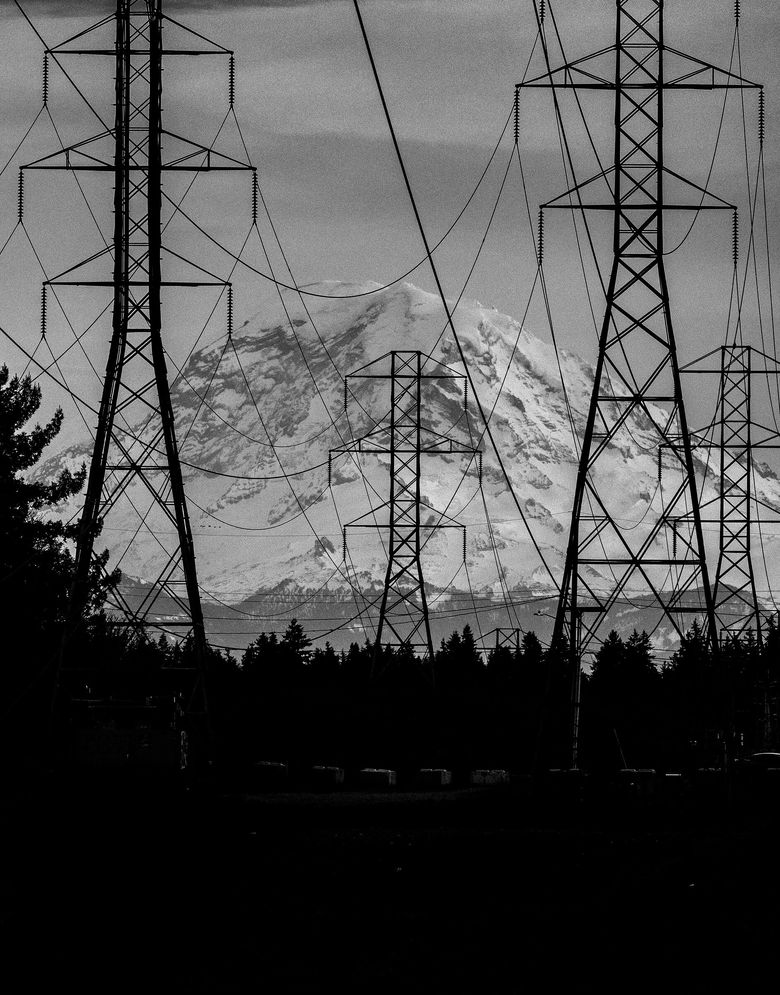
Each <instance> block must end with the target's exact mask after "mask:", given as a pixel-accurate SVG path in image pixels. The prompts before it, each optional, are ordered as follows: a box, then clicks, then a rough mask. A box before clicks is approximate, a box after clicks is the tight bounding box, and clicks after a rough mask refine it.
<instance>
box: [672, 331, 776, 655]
mask: <svg viewBox="0 0 780 995" xmlns="http://www.w3.org/2000/svg"><path fill="white" fill-rule="evenodd" d="M715 352H720V356H721V362H720V369H719V370H718V369H714V368H712V369H708V368H706V367H702V366H701V365H700V364H701V363H703V362H705V361H706V360H707V359H709V358H710V356H712V355H714V352H713V353H708V354H707V355H706V356H702V357H701V358H700V359H698V360H694V362H692V363H689V364H688V365H687V366H685V367H683V369H682V371H681V372H683V373H697V374H706V373H710V374H713V373H718V374H719V377H720V388H719V395H720V400H719V412H718V439H717V441H713V442H709V441H707V439H706V438H705V437H704V434H703V433H696V435H697V436H698V438H697V441H696V442H695V446H696V448H702V449H709V450H711V449H713V448H716V449H717V450H718V458H719V463H718V470H719V477H720V488H719V493H718V494H717V496H716V497H714V498H712V499H710V500H709V501H706V502H704V503H703V504H702V512H703V514H704V515H705V516H706V515H707V513H708V510H709V508H710V507H712V506H713V505H715V506H716V507H717V509H718V514H717V518H714V519H710V518H707V517H705V518H704V519H703V521H705V522H706V521H713V522H715V523H717V525H718V529H719V543H718V565H717V568H716V571H715V585H714V591H713V602H714V611H715V616H716V619H717V622H718V632H719V634H720V637H721V639H724V638H729V637H732V636H736V637H738V638H739V637H743V636H745V635H747V633H748V632H752V633H753V635H754V636H755V638H756V641H757V642H758V643H759V644H761V642H762V640H763V631H762V627H763V622H764V621H765V619H766V617H767V616H768V615H769V614H770V613H769V612H767V611H766V610H765V609H763V608H762V606H761V603H760V601H759V599H758V593H757V590H756V579H755V569H754V565H753V548H752V546H753V544H752V535H753V529H754V526H755V525H756V524H757V521H758V520H759V518H760V516H759V515H758V514H757V513H755V514H754V509H755V508H756V505H757V504H759V503H761V502H760V498H759V496H758V494H755V493H754V488H753V474H754V464H753V458H754V453H755V451H756V450H760V449H780V433H778V431H777V430H776V429H770V428H767V427H766V426H764V425H761V424H759V423H757V422H756V421H755V420H754V415H753V410H752V407H753V404H752V396H753V390H752V383H753V377H754V376H761V377H772V378H777V377H778V375H779V374H780V365H779V364H778V361H777V360H776V359H773V358H772V357H771V356H768V355H767V354H766V353H763V352H761V351H760V350H757V349H755V348H753V347H752V346H749V345H744V344H742V343H741V342H739V343H737V342H735V343H733V344H732V345H727V346H721V348H720V349H719V350H715ZM754 356H758V357H759V360H760V362H761V364H762V365H761V366H760V367H756V366H755V365H754V360H753V357H754ZM765 508H766V510H767V511H769V512H770V513H771V514H772V515H773V516H774V520H775V521H776V520H777V517H776V516H777V513H776V511H775V509H774V508H771V507H769V506H765ZM771 520H772V519H767V518H766V516H765V517H764V519H763V521H765V522H766V521H771Z"/></svg>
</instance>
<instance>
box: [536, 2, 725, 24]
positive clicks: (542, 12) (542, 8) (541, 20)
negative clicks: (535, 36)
mask: <svg viewBox="0 0 780 995" xmlns="http://www.w3.org/2000/svg"><path fill="white" fill-rule="evenodd" d="M737 2H739V0H737ZM546 13H547V4H546V2H545V0H539V23H540V24H544V15H545V14H546Z"/></svg>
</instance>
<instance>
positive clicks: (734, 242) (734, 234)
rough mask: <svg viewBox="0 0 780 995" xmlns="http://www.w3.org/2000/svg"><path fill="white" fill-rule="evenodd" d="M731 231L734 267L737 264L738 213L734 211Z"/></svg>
mask: <svg viewBox="0 0 780 995" xmlns="http://www.w3.org/2000/svg"><path fill="white" fill-rule="evenodd" d="M732 223H733V230H732V236H731V237H732V251H733V254H734V265H735V266H736V265H737V263H738V262H739V212H738V211H734V220H733V222H732Z"/></svg>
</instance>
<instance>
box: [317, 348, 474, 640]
mask: <svg viewBox="0 0 780 995" xmlns="http://www.w3.org/2000/svg"><path fill="white" fill-rule="evenodd" d="M352 379H369V380H385V381H389V384H390V411H389V414H388V415H387V417H385V418H384V419H382V420H381V421H380V422H379V423H378V424H377V426H376V427H374V428H373V429H372V430H371V431H370V432H369V433H368V434H367V435H365V436H362V437H361V438H359V439H355V440H353V441H352V442H350V443H348V444H347V445H346V446H343V447H340V448H338V449H333V450H331V453H332V454H334V455H335V454H343V453H353V454H355V453H373V454H376V455H388V456H389V457H390V495H389V498H388V500H387V501H386V502H384V503H383V504H381V505H379V506H377V507H375V508H372V509H371V511H369V512H367V513H366V514H365V515H361V516H360V517H359V518H358V519H355V520H354V521H351V522H348V523H347V525H346V526H345V528H346V529H349V528H383V529H384V528H386V529H387V531H388V540H389V541H388V558H387V571H386V573H385V581H384V587H383V591H382V599H381V605H380V610H379V621H378V623H377V633H376V647H377V649H378V648H379V647H381V646H383V645H387V646H407V647H410V648H411V649H413V650H415V651H422V652H423V654H425V655H427V656H428V658H429V659H430V660H433V641H432V637H431V626H430V618H429V615H428V602H427V598H426V591H425V580H424V577H423V566H422V555H421V554H422V548H423V545H424V544H423V541H422V534H423V532H424V531H430V530H431V529H442V528H462V526H461V525H460V524H459V523H458V522H456V521H455V520H454V519H452V518H450V517H449V516H448V515H446V514H444V513H442V512H436V511H435V510H434V509H433V508H431V507H430V506H429V505H428V504H426V503H425V502H424V499H423V495H422V457H423V456H425V455H442V454H445V453H449V454H455V453H460V454H464V455H470V456H471V457H472V458H475V457H477V453H478V451H477V449H476V448H475V447H474V446H470V445H467V444H465V443H463V442H458V441H457V440H455V439H453V438H451V437H450V436H448V435H444V434H442V433H440V432H437V431H435V430H434V429H432V428H430V427H427V426H425V425H423V419H422V409H423V385H424V383H425V382H426V381H432V380H439V381H441V380H462V381H465V377H464V375H463V374H462V373H458V372H457V371H456V370H452V369H450V368H449V367H447V366H444V365H443V364H441V363H439V362H437V361H436V360H434V359H432V358H431V357H430V356H426V355H425V354H424V353H422V352H420V351H419V350H418V351H412V350H394V351H392V352H390V353H388V354H387V355H385V356H382V357H380V358H379V359H376V360H374V361H373V362H371V363H369V364H368V365H367V366H364V367H361V368H360V369H359V370H356V371H355V372H353V373H350V374H349V375H348V377H347V380H352ZM345 397H346V393H345ZM464 404H465V395H464ZM423 510H427V511H428V512H429V513H432V516H433V518H434V522H433V524H423V521H422V511H423ZM385 511H386V512H387V515H388V521H387V524H386V525H385V523H384V522H381V523H380V522H379V518H380V517H384V512H385ZM378 523H379V524H378Z"/></svg>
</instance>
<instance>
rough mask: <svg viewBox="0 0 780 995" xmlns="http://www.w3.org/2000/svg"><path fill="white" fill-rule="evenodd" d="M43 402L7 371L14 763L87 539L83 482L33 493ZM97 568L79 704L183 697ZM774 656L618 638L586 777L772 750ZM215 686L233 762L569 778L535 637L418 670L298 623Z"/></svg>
mask: <svg viewBox="0 0 780 995" xmlns="http://www.w3.org/2000/svg"><path fill="white" fill-rule="evenodd" d="M40 401H41V395H40V390H39V388H38V387H37V386H35V385H34V384H33V383H32V382H31V380H30V378H29V377H26V378H18V377H15V378H10V377H9V374H8V371H7V369H5V368H4V367H3V368H2V369H1V370H0V624H2V631H3V637H4V654H3V660H4V662H3V686H2V692H3V703H2V724H3V730H4V732H5V734H6V736H5V743H6V747H4V748H7V743H8V742H9V740H13V741H14V742H15V743H16V745H19V744H20V743H22V744H23V749H24V750H26V751H28V752H29V751H31V750H32V751H34V748H35V746H36V744H37V745H40V744H42V743H43V742H44V741H45V739H46V736H47V730H48V729H49V728H50V724H49V717H50V714H51V704H52V702H53V700H54V697H53V676H54V673H55V671H56V662H57V660H58V655H59V653H60V647H61V644H62V635H63V631H64V628H65V624H66V606H67V593H68V589H69V584H70V579H71V577H72V571H73V558H72V555H71V552H70V547H71V545H72V540H73V539H74V538H75V528H76V526H75V525H74V524H63V523H62V522H60V521H58V520H53V519H52V518H51V517H50V516H47V514H46V512H47V510H48V509H50V508H52V507H54V506H56V505H57V504H58V503H60V502H61V501H63V500H64V499H65V498H67V497H68V496H70V495H72V494H75V493H76V492H77V491H78V490H79V489H80V487H81V486H82V484H83V480H84V472H85V471H84V469H83V468H82V470H81V471H80V472H78V473H75V474H73V473H69V472H67V471H65V472H63V473H62V474H60V476H59V477H58V478H57V479H56V480H54V481H49V482H40V481H38V482H33V481H31V480H30V479H29V476H28V471H29V470H30V469H31V467H33V466H34V465H35V463H36V462H37V461H38V459H39V458H40V456H41V453H42V452H43V449H44V448H45V447H46V446H47V445H48V444H49V443H50V442H51V441H52V439H53V438H54V437H55V436H56V434H57V432H58V431H59V429H60V426H61V423H62V412H61V411H57V412H56V413H55V415H54V417H53V418H52V419H51V420H50V421H49V422H48V423H47V424H46V425H44V426H43V427H41V426H39V425H36V426H35V427H34V428H32V429H28V428H26V425H27V422H29V421H30V419H31V418H32V417H33V416H34V415H35V413H36V412H37V410H38V408H39V406H40ZM104 563H105V558H103V559H102V561H100V562H98V563H96V565H95V569H94V571H93V575H92V584H91V597H90V601H89V606H88V613H87V616H86V617H85V618H84V619H83V620H81V622H80V624H79V626H78V627H77V628H76V629H75V630H74V631H72V632H71V633H70V636H69V640H68V643H67V656H66V663H67V664H68V665H69V666H70V667H71V668H76V669H77V670H78V671H79V672H80V673H81V674H82V675H84V676H82V677H78V676H77V677H76V678H75V683H74V684H72V686H71V688H70V690H71V691H73V690H74V689H75V691H76V693H80V694H88V695H93V696H95V695H101V694H102V695H105V696H122V695H124V696H127V697H133V696H139V695H140V696H150V695H154V694H155V693H158V692H167V691H169V690H170V689H171V688H178V689H183V688H185V687H186V684H187V679H185V675H186V674H187V673H188V671H189V672H191V671H192V668H193V666H194V658H193V653H192V649H191V647H190V646H189V645H188V644H187V643H186V642H185V643H183V644H178V643H171V642H168V641H166V640H165V638H161V639H159V640H158V641H157V642H150V641H148V640H146V639H145V638H142V637H140V636H138V635H137V634H135V633H133V632H132V631H131V630H130V629H128V628H127V627H124V626H122V625H120V624H118V623H117V622H115V621H112V620H110V619H109V618H107V617H106V615H105V613H104V611H103V605H104V602H105V595H106V590H107V585H108V584H110V583H115V582H116V581H117V579H118V577H117V576H116V575H114V576H113V577H101V567H102V566H103V565H104ZM778 640H780V633H779V632H778V627H777V625H776V624H774V623H773V624H771V625H770V627H769V630H768V632H767V633H766V635H765V639H764V643H763V646H761V647H759V646H758V645H756V643H755V642H754V641H753V640H752V639H747V640H743V641H737V640H734V641H732V642H730V643H728V644H726V645H725V646H724V647H723V648H722V650H721V652H720V653H719V654H717V657H715V656H714V655H713V653H712V652H711V650H710V648H709V646H708V643H707V640H706V639H705V638H704V636H703V634H702V631H701V629H700V628H699V627H698V626H697V625H694V626H693V628H692V629H691V631H690V632H689V633H688V635H687V636H686V638H685V639H684V640H683V641H682V645H681V646H680V648H679V650H678V651H677V652H676V653H675V654H674V656H673V658H672V659H671V661H669V662H668V663H666V664H664V665H662V666H659V665H658V664H657V663H656V661H655V660H654V659H653V652H652V647H651V643H650V639H649V637H648V636H647V634H645V633H637V632H634V633H633V634H632V635H631V636H630V637H629V638H628V639H623V638H621V637H620V636H619V635H618V634H617V633H614V632H613V633H611V634H610V635H609V637H608V638H607V640H606V641H605V643H604V644H603V646H602V647H601V649H600V650H599V652H598V654H597V656H596V658H595V662H594V665H593V668H592V672H591V673H590V674H588V675H585V676H584V678H583V682H582V691H581V704H582V707H581V738H580V765H581V766H583V767H586V768H590V769H594V770H595V769H602V770H609V769H615V768H620V767H653V768H657V769H667V770H679V769H686V768H692V767H701V766H714V765H717V764H720V763H721V762H722V760H723V758H724V750H728V753H729V754H730V755H731V756H734V755H736V754H739V753H749V752H751V751H755V750H759V749H761V748H767V747H771V746H772V745H773V744H774V737H775V734H776V728H775V725H776V719H777V707H776V706H777V702H776V689H777V685H778V676H779V675H778V669H779V668H780V654H779V653H778ZM207 675H208V680H207V693H208V700H209V706H210V713H211V716H212V725H213V732H214V742H215V746H216V751H217V755H218V757H219V758H221V759H224V760H226V761H228V762H233V763H250V762H252V761H255V760H258V759H266V760H273V759H281V760H285V761H287V762H289V763H292V764H293V765H295V764H296V763H299V764H301V765H308V764H313V763H324V764H338V765H341V766H389V767H393V768H397V769H400V770H404V769H414V768H419V767H421V766H427V767H430V766H442V767H447V768H451V769H453V770H455V771H460V770H467V769H469V768H474V767H482V766H497V767H509V768H512V769H515V770H527V771H530V770H532V769H534V768H535V767H536V766H537V765H538V766H542V767H566V766H568V765H569V762H570V754H569V753H568V740H569V725H570V716H571V701H570V687H571V681H570V675H568V674H567V672H566V665H565V654H564V653H555V652H552V651H549V650H548V651H545V650H544V649H543V647H542V645H541V644H540V642H539V640H538V639H537V637H536V636H535V635H534V633H532V632H530V633H527V634H526V635H525V636H524V638H523V640H522V645H521V646H520V648H519V649H517V650H516V651H513V650H510V649H507V648H500V649H496V650H494V651H492V652H491V653H489V654H488V655H487V658H486V659H483V658H482V656H481V655H480V653H479V652H478V650H477V647H476V643H475V639H474V634H473V632H472V631H471V629H470V628H469V626H466V627H465V628H464V629H463V630H462V632H454V633H453V634H452V635H451V636H450V637H449V639H447V640H446V641H443V642H442V644H441V646H440V647H439V649H438V650H437V652H436V654H435V659H434V660H433V661H426V662H421V661H420V660H419V659H418V658H416V657H415V656H414V654H413V653H412V652H411V651H410V650H406V649H403V648H401V649H397V650H391V649H388V648H383V649H382V650H381V651H379V652H377V653H375V651H374V648H373V647H372V646H371V645H370V644H368V643H366V644H364V645H362V646H361V645H358V644H356V643H353V644H352V646H350V648H349V649H348V650H346V651H342V652H336V651H335V650H334V649H333V647H332V646H330V645H328V644H326V645H325V646H324V647H316V648H315V647H312V645H311V642H310V640H309V639H308V638H307V636H306V633H305V631H304V630H303V628H302V626H301V625H300V624H299V623H298V622H297V621H296V620H293V621H291V622H290V624H289V626H288V628H287V630H286V632H285V633H284V634H283V635H281V636H277V635H276V634H274V633H271V634H266V633H263V634H261V635H260V636H258V638H257V639H256V640H255V641H254V642H253V643H252V644H251V645H250V646H249V647H248V648H247V650H246V651H245V652H244V654H243V655H242V657H241V658H240V659H238V658H236V657H233V656H232V655H230V654H228V653H223V652H219V651H216V650H210V651H209V656H208V660H207ZM178 677H180V678H181V680H178V679H177V678H178ZM172 678H173V679H172ZM190 680H191V678H190Z"/></svg>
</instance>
